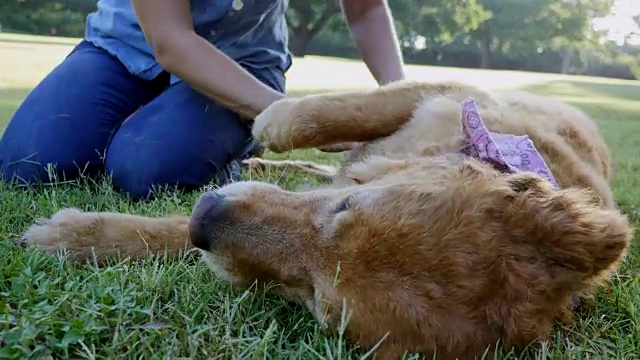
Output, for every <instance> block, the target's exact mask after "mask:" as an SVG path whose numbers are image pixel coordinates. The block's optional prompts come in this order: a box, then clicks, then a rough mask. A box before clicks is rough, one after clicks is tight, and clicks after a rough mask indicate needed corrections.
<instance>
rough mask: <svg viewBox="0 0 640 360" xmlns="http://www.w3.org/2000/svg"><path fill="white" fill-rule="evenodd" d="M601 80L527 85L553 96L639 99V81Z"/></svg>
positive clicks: (531, 88)
mask: <svg viewBox="0 0 640 360" xmlns="http://www.w3.org/2000/svg"><path fill="white" fill-rule="evenodd" d="M602 80H603V81H602V82H598V81H588V80H555V81H550V82H546V83H541V84H535V85H531V86H527V89H530V90H532V91H535V92H538V93H552V94H554V95H555V96H563V95H567V96H585V97H606V98H616V99H618V100H634V101H640V83H639V82H631V81H615V80H614V81H612V82H607V79H602Z"/></svg>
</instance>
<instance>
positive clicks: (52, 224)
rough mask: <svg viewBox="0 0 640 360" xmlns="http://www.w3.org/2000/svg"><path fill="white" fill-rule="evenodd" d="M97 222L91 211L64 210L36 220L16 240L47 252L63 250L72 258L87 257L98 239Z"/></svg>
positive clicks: (52, 252)
mask: <svg viewBox="0 0 640 360" xmlns="http://www.w3.org/2000/svg"><path fill="white" fill-rule="evenodd" d="M98 222H99V220H98V218H97V217H96V215H95V214H94V213H84V212H81V211H79V210H76V209H63V210H60V211H58V212H56V213H55V214H53V216H52V217H51V218H49V219H47V218H40V219H37V220H36V221H35V223H34V224H33V225H31V226H30V227H29V229H27V231H26V232H25V233H24V235H23V236H22V238H21V239H20V240H19V242H20V243H21V244H22V245H25V246H33V247H36V248H38V249H40V250H42V251H44V252H46V253H49V254H54V253H56V252H57V251H59V250H62V249H65V250H67V251H68V252H69V255H70V258H72V259H79V258H86V257H89V256H90V249H91V246H95V245H96V243H97V242H98V241H99V223H98Z"/></svg>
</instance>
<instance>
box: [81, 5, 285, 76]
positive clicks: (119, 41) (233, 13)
mask: <svg viewBox="0 0 640 360" xmlns="http://www.w3.org/2000/svg"><path fill="white" fill-rule="evenodd" d="M158 1H162V0H158ZM190 4H191V16H192V19H193V25H194V29H195V31H196V33H197V34H199V35H200V36H202V37H204V38H205V39H206V40H207V41H209V42H210V43H211V44H213V45H214V46H216V47H217V48H218V49H219V50H220V51H222V52H224V53H225V54H227V55H228V56H229V57H231V58H232V59H234V60H235V61H236V62H238V63H239V64H240V65H242V66H243V67H245V68H246V67H251V68H256V69H261V68H270V69H277V70H280V71H282V72H285V71H286V70H287V69H288V68H289V66H291V55H290V53H289V50H288V33H287V24H286V20H285V11H286V9H287V6H288V0H190ZM85 39H86V40H87V41H89V42H91V43H93V44H94V45H96V46H98V47H101V48H103V49H105V50H106V51H108V52H109V53H111V54H112V55H114V56H115V57H117V58H118V59H119V60H120V61H121V62H122V63H123V64H124V66H125V67H126V68H127V69H128V70H129V72H131V73H132V74H134V75H136V76H139V77H141V78H143V79H153V78H155V77H156V76H158V75H159V74H160V73H161V72H162V71H163V69H162V68H161V67H160V65H159V64H158V62H157V61H156V60H155V58H154V56H153V52H152V50H151V48H150V46H149V45H148V44H147V42H146V40H145V37H144V33H143V32H142V29H141V28H140V25H139V24H138V20H137V17H136V15H135V12H134V10H133V6H132V5H131V0H99V1H98V9H97V11H95V12H93V13H91V14H89V16H88V17H87V22H86V31H85ZM177 81H179V79H178V78H177V77H176V76H172V77H171V83H172V84H173V83H175V82H177Z"/></svg>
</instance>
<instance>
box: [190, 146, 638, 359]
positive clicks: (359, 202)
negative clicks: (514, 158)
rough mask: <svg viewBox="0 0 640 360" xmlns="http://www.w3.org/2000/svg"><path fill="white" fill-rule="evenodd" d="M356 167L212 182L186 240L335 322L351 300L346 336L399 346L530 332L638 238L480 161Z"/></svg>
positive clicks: (444, 347) (223, 265)
mask: <svg viewBox="0 0 640 360" xmlns="http://www.w3.org/2000/svg"><path fill="white" fill-rule="evenodd" d="M347 174H351V175H352V177H353V180H354V181H353V184H352V185H350V186H345V187H342V188H338V189H319V190H313V191H308V192H290V191H285V190H283V189H281V188H279V187H277V186H274V185H270V184H266V183H261V182H238V183H234V184H230V185H228V186H225V187H223V188H221V189H218V190H216V191H213V192H208V193H206V194H204V195H203V196H202V197H201V198H200V199H199V201H198V202H197V204H196V205H195V207H194V210H193V214H192V218H191V222H190V234H191V241H192V242H193V244H194V245H195V246H196V247H198V248H200V249H201V250H202V253H203V257H204V259H205V261H206V262H207V264H208V265H209V266H210V267H211V268H212V269H213V270H214V271H215V272H216V273H217V274H218V275H219V276H220V277H222V278H223V279H226V280H228V281H230V282H232V283H234V284H236V285H238V286H241V287H247V286H250V285H252V284H253V283H254V282H256V281H257V282H258V283H268V282H275V284H277V285H278V286H277V287H276V288H275V291H276V293H278V294H280V295H282V296H284V297H286V298H287V299H289V300H293V301H297V302H300V303H303V304H305V305H306V306H307V307H308V309H309V310H310V311H311V312H312V313H313V314H314V316H315V317H316V318H317V319H318V320H319V321H320V322H321V323H323V324H326V325H328V326H330V327H334V326H335V325H336V322H337V321H339V320H340V319H339V318H340V313H341V311H342V310H343V309H342V306H343V305H346V307H347V309H346V310H347V311H349V312H351V317H350V321H349V326H348V327H347V336H348V338H349V340H351V341H353V342H357V343H360V344H362V345H363V346H365V347H371V346H373V345H374V344H375V343H376V342H377V341H379V340H380V339H381V338H382V337H384V336H385V334H387V333H389V337H390V338H388V339H387V340H386V344H387V345H388V346H387V347H386V348H385V349H387V350H388V351H391V352H392V353H393V352H395V351H404V350H409V351H416V352H417V351H425V352H428V351H430V350H433V349H436V348H437V349H440V350H441V351H445V352H446V351H454V350H460V349H470V350H469V351H476V350H477V348H476V347H477V346H479V344H481V343H482V342H483V341H487V342H493V343H495V340H497V339H496V337H503V338H505V337H506V339H505V341H506V342H509V341H511V343H518V342H522V341H531V340H533V339H535V338H536V337H537V336H539V335H541V334H540V333H541V332H543V331H547V330H548V329H547V327H549V326H551V322H552V320H553V317H554V316H555V315H556V313H557V312H558V311H560V308H561V307H562V306H564V305H565V304H566V301H567V300H568V297H569V295H570V294H571V292H573V291H578V290H580V289H581V288H582V287H585V286H587V285H588V284H590V283H591V282H593V281H594V280H595V279H598V278H599V277H602V276H604V275H606V274H607V272H608V271H609V270H610V269H611V268H612V267H613V266H615V264H617V262H619V261H620V259H621V258H622V257H623V255H624V253H625V251H626V248H627V246H628V242H629V240H630V237H631V229H630V227H629V225H628V223H627V221H626V219H625V217H623V216H622V215H620V214H619V213H618V212H615V211H611V210H605V209H603V208H602V207H601V206H600V205H599V204H598V203H596V202H594V200H593V198H592V197H590V196H588V194H587V193H586V192H584V191H581V190H561V191H554V190H552V189H551V187H550V186H549V184H547V183H546V182H545V181H543V180H542V179H541V178H539V177H537V176H534V175H532V174H515V175H509V174H501V173H498V172H496V171H494V170H493V169H491V168H490V167H489V166H485V165H483V164H481V163H478V162H476V161H474V160H463V159H457V158H456V159H454V158H452V157H437V158H432V159H415V160H407V161H391V160H385V159H381V158H378V159H372V160H371V161H369V162H365V163H360V164H354V165H352V167H351V169H350V170H349V169H348V170H347ZM367 176H368V178H367ZM383 344H384V343H383ZM484 345H487V343H484V344H483V346H484ZM525 345H526V344H525ZM464 351H466V350H464Z"/></svg>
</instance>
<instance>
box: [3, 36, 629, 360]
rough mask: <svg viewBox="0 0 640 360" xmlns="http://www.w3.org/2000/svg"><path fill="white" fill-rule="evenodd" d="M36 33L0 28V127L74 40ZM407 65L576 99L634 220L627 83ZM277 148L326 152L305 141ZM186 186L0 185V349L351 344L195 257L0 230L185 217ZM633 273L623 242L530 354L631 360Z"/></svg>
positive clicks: (329, 67)
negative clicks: (137, 252)
mask: <svg viewBox="0 0 640 360" xmlns="http://www.w3.org/2000/svg"><path fill="white" fill-rule="evenodd" d="M48 39H49V38H46V37H40V38H35V37H33V38H32V37H28V36H27V37H25V36H11V35H2V36H0V129H1V128H4V125H5V124H6V122H7V121H8V120H9V118H10V116H11V114H12V113H13V112H14V111H15V109H16V107H17V106H18V105H19V102H20V101H21V99H22V98H24V96H25V95H26V93H27V92H28V91H29V89H31V88H32V87H33V86H34V85H35V84H36V83H37V81H39V80H40V79H41V78H42V77H43V76H44V75H45V74H46V73H47V72H48V71H49V70H50V69H51V68H52V67H54V66H55V65H56V63H57V62H59V61H60V60H61V59H62V58H63V57H64V55H65V54H66V53H67V52H68V51H69V50H70V46H72V45H73V44H74V43H76V42H77V40H74V39H70V40H68V41H67V40H62V41H60V40H56V43H52V42H49V41H48ZM65 41H66V42H65ZM309 69H313V72H310V71H309ZM342 71H347V72H346V73H343V72H342ZM337 72H338V73H337ZM341 74H349V76H344V75H341ZM409 74H410V76H411V77H412V78H416V79H425V80H430V79H438V80H440V79H443V78H448V79H463V80H465V81H471V82H477V83H479V84H483V83H484V82H486V83H487V84H490V85H491V86H494V87H505V88H508V87H520V88H526V89H529V90H532V91H534V92H537V93H544V94H551V95H555V96H558V97H559V98H561V99H563V100H565V101H567V102H569V103H572V104H574V105H577V106H579V107H580V108H582V109H584V110H585V111H587V112H588V113H589V114H590V115H591V116H593V118H595V119H596V120H597V122H598V124H599V125H600V128H601V129H602V132H603V133H604V136H605V137H606V139H607V141H608V143H609V144H610V146H611V149H612V152H613V157H614V170H615V176H614V179H613V187H614V190H615V195H616V198H617V201H618V203H619V204H620V207H621V208H622V209H623V211H624V212H625V213H626V214H628V215H629V217H630V218H631V219H632V221H633V222H634V224H636V225H638V224H640V208H639V204H640V200H639V199H640V177H638V175H637V174H638V170H639V169H640V136H638V134H640V115H639V114H640V101H638V99H640V84H638V83H637V82H623V81H614V80H608V79H594V78H582V77H564V76H559V75H548V74H531V73H517V72H508V73H504V72H490V71H476V70H462V69H448V68H432V67H417V66H416V67H410V69H409ZM289 79H290V80H289V81H290V82H289V84H290V86H289V88H290V90H291V91H292V92H294V93H297V94H301V93H306V92H313V91H318V90H320V89H333V88H336V89H337V88H349V87H350V88H363V87H370V86H372V81H371V79H370V78H369V77H368V74H367V71H366V68H365V67H364V66H363V65H361V64H359V63H357V62H353V61H341V60H334V59H327V58H313V57H312V58H309V59H304V60H298V61H296V65H294V67H293V68H292V70H291V73H290V76H289ZM0 132H1V130H0ZM269 157H272V158H273V157H274V156H272V155H269ZM279 157H292V158H306V159H314V160H319V161H323V162H332V161H335V159H336V158H335V155H328V154H322V153H320V152H317V151H314V150H311V151H303V152H302V151H301V152H294V153H291V154H287V155H281V156H279ZM248 176H252V177H253V178H255V177H258V178H259V179H262V180H268V181H271V182H278V183H279V184H281V185H283V186H284V187H287V188H294V187H297V186H299V185H301V184H303V183H307V182H309V181H311V179H306V178H301V177H299V176H295V175H293V174H290V173H271V174H257V175H256V174H249V175H248ZM196 196H197V194H179V193H172V192H165V193H163V194H162V195H161V196H159V197H158V198H156V199H155V200H153V201H149V202H139V203H133V202H131V201H129V200H128V199H127V198H126V197H124V196H122V195H120V194H117V193H114V192H113V191H112V190H111V187H110V184H109V182H108V181H106V180H105V181H99V182H97V183H89V182H88V181H81V182H79V183H77V184H65V185H57V186H47V187H44V188H41V189H37V190H21V189H16V188H12V187H10V186H8V185H6V184H0V198H1V199H2V200H0V237H1V239H0V339H1V340H0V346H1V347H0V358H13V359H18V358H25V359H28V358H46V357H48V356H53V357H56V358H91V359H93V358H111V357H118V358H132V359H133V358H287V359H297V358H299V359H314V358H351V357H357V356H359V355H360V353H358V351H357V349H353V348H350V347H348V346H347V345H346V344H345V343H344V341H342V339H341V338H339V337H338V338H329V337H326V336H324V335H322V333H321V331H320V330H319V328H318V327H317V326H316V324H315V322H314V321H313V319H312V318H311V316H310V315H309V314H307V312H306V311H304V310H303V309H302V308H300V307H297V306H294V305H291V304H288V303H286V302H283V301H281V300H279V299H277V298H273V297H269V296H263V295H260V294H258V293H256V292H253V291H240V290H238V289H233V288H231V287H229V286H228V285H226V284H224V283H222V282H220V281H218V280H217V279H216V278H215V277H214V276H213V275H212V273H211V272H210V271H209V270H208V269H206V268H205V266H204V265H203V264H201V263H199V262H197V261H193V260H190V259H185V260H184V261H172V260H168V259H164V258H148V259H145V260H143V261H140V262H128V261H125V260H122V261H120V260H117V259H114V260H113V262H112V263H111V264H110V266H108V267H106V268H97V267H96V266H94V265H92V264H90V263H87V264H84V265H72V264H69V263H68V262H66V261H65V259H64V258H63V257H55V256H45V255H43V254H41V253H39V252H37V251H24V250H22V249H19V248H17V247H15V246H14V245H13V244H12V243H11V241H10V240H11V239H13V238H15V237H17V236H19V234H20V233H21V232H23V231H24V230H25V229H26V227H28V226H29V225H30V224H31V223H32V222H33V221H34V219H35V218H37V217H41V216H49V215H51V214H52V213H53V212H55V211H57V210H59V209H60V208H62V207H77V208H80V209H83V210H92V211H120V212H127V213H135V214H141V215H149V216H162V215H167V214H188V213H189V211H190V209H191V206H192V204H193V203H194V201H195V199H196ZM639 270H640V250H639V249H638V246H637V242H636V243H634V245H633V248H632V251H631V253H630V254H629V256H628V259H627V260H626V262H625V263H624V264H623V266H622V268H621V270H620V272H619V273H618V274H617V275H616V276H615V277H614V279H613V280H612V286H611V292H610V294H607V293H606V292H604V291H603V292H602V293H601V294H599V297H598V301H597V307H596V309H595V310H593V312H592V313H590V314H585V315H583V316H581V318H580V319H579V323H578V324H577V326H576V327H575V328H571V329H559V330H558V332H557V334H556V336H555V338H554V341H552V342H550V343H548V344H543V346H542V347H541V348H539V349H538V350H537V351H536V352H529V353H528V354H529V355H530V356H531V357H534V358H540V359H542V358H545V359H546V358H552V359H587V358H615V359H633V358H637V357H638V354H640V313H639V312H638V307H639V306H640V284H639V283H638V273H639ZM532 354H535V355H532ZM521 357H523V356H521ZM507 358H518V356H515V355H513V356H507Z"/></svg>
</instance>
